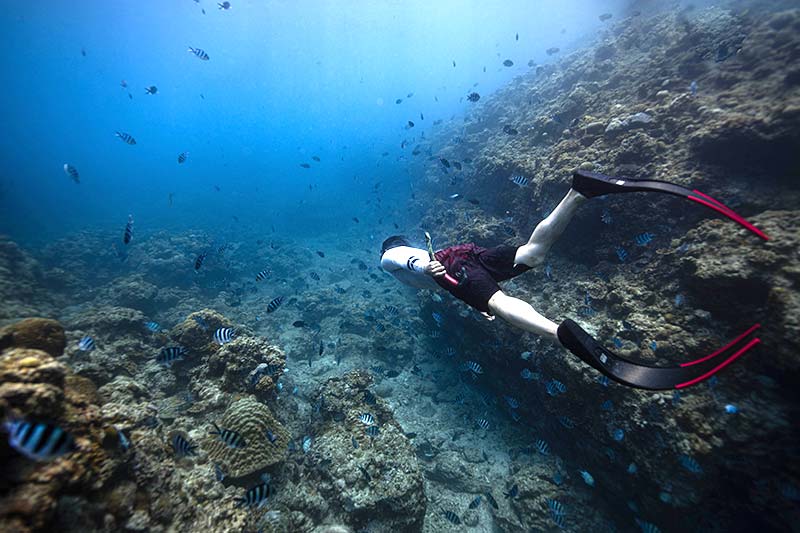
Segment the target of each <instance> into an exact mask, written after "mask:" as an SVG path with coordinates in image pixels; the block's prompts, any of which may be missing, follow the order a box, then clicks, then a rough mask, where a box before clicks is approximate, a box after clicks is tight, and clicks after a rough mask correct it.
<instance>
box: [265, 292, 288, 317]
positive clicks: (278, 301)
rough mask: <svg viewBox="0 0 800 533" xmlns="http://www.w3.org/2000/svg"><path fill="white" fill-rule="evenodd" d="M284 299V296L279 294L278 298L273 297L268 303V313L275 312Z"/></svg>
mask: <svg viewBox="0 0 800 533" xmlns="http://www.w3.org/2000/svg"><path fill="white" fill-rule="evenodd" d="M284 300H285V297H284V296H278V297H276V298H273V299H272V300H271V301H270V302H269V303H268V304H267V313H274V312H275V311H276V310H277V309H278V308H279V307H280V306H281V304H283V301H284Z"/></svg>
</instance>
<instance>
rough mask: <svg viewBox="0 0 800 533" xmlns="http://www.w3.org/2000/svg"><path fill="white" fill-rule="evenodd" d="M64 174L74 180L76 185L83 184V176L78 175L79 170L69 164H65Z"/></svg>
mask: <svg viewBox="0 0 800 533" xmlns="http://www.w3.org/2000/svg"><path fill="white" fill-rule="evenodd" d="M64 173H65V174H66V175H67V176H69V177H70V178H72V181H74V182H75V183H80V182H81V176H80V174H78V169H77V168H75V167H73V166H72V165H70V164H68V163H64Z"/></svg>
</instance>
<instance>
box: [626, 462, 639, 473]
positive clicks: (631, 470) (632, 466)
mask: <svg viewBox="0 0 800 533" xmlns="http://www.w3.org/2000/svg"><path fill="white" fill-rule="evenodd" d="M638 470H639V469H638V468H637V467H636V463H631V464H629V465H628V473H629V474H635V473H636V472H637V471H638Z"/></svg>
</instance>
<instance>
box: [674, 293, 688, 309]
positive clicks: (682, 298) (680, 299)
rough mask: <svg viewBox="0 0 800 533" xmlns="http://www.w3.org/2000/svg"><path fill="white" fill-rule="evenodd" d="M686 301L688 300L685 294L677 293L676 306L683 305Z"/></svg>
mask: <svg viewBox="0 0 800 533" xmlns="http://www.w3.org/2000/svg"><path fill="white" fill-rule="evenodd" d="M684 301H686V297H685V296H684V295H683V294H676V295H675V307H680V306H682V305H683V302H684Z"/></svg>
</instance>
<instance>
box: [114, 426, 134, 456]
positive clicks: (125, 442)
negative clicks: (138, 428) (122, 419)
mask: <svg viewBox="0 0 800 533" xmlns="http://www.w3.org/2000/svg"><path fill="white" fill-rule="evenodd" d="M111 427H113V428H114V430H115V431H116V432H117V437H118V438H119V447H120V448H122V451H123V452H127V451H128V450H129V449H130V448H131V441H130V439H129V438H128V437H127V435H125V433H124V432H123V431H122V429H121V428H120V427H119V426H117V425H112V426H111Z"/></svg>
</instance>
